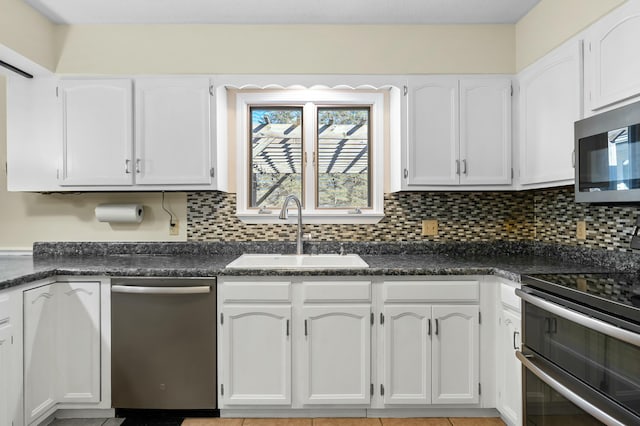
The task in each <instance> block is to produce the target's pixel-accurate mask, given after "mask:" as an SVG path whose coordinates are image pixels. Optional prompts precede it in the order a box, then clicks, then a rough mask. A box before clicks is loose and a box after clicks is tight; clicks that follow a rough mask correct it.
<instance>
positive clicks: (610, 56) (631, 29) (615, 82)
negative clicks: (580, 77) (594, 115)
mask: <svg viewBox="0 0 640 426" xmlns="http://www.w3.org/2000/svg"><path fill="white" fill-rule="evenodd" d="M589 33H590V37H589V40H588V44H587V46H586V48H587V56H586V58H585V59H586V61H585V65H586V66H587V67H588V69H587V70H585V71H586V72H587V73H588V74H590V76H591V79H592V81H591V91H590V93H589V94H587V101H588V104H589V105H590V109H591V110H593V111H597V110H599V109H602V108H604V107H606V106H607V105H612V104H614V103H616V102H619V101H622V100H625V99H627V98H630V97H632V96H636V95H638V94H640V57H639V56H638V40H640V5H638V3H637V2H627V3H626V4H625V5H623V6H621V7H620V8H619V9H617V10H615V11H613V12H612V13H611V14H609V15H607V16H605V17H604V18H602V19H601V20H600V21H598V22H597V23H596V24H594V26H593V27H592V29H591V30H590V31H589ZM589 98H590V99H589Z"/></svg>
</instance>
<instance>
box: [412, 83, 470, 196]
mask: <svg viewBox="0 0 640 426" xmlns="http://www.w3.org/2000/svg"><path fill="white" fill-rule="evenodd" d="M408 96H409V112H408V114H409V140H408V145H409V146H408V149H407V162H406V164H407V167H406V169H407V171H406V174H407V184H408V185H410V186H411V185H457V184H458V182H459V175H458V171H459V163H458V157H459V143H458V142H459V137H458V127H459V126H458V80H457V79H456V78H452V77H442V78H437V77H432V78H428V79H424V78H420V79H418V78H416V79H412V80H409V95H408Z"/></svg>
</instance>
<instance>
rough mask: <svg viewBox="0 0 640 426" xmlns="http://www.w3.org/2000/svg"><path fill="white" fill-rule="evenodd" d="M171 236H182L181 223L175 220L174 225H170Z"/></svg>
mask: <svg viewBox="0 0 640 426" xmlns="http://www.w3.org/2000/svg"><path fill="white" fill-rule="evenodd" d="M169 235H180V222H178V219H174V221H173V223H169Z"/></svg>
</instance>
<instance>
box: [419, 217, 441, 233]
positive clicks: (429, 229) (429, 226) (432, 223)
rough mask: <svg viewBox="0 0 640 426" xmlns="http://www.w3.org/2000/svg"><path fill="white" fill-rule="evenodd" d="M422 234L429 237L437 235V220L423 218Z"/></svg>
mask: <svg viewBox="0 0 640 426" xmlns="http://www.w3.org/2000/svg"><path fill="white" fill-rule="evenodd" d="M422 235H425V236H429V237H435V236H436V235H438V221H437V220H435V219H428V220H423V221H422Z"/></svg>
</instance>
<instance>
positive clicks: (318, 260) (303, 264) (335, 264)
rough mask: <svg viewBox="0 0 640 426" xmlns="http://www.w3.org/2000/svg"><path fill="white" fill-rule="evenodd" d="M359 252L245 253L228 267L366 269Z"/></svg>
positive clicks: (366, 265)
mask: <svg viewBox="0 0 640 426" xmlns="http://www.w3.org/2000/svg"><path fill="white" fill-rule="evenodd" d="M368 267H369V265H368V264H367V262H365V261H364V260H362V258H361V257H360V256H358V255H357V254H344V255H340V254H314V255H310V254H300V255H296V254H243V255H242V256H240V257H239V258H237V259H236V260H234V261H233V262H231V263H229V264H228V265H227V268H228V269H364V268H368Z"/></svg>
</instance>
